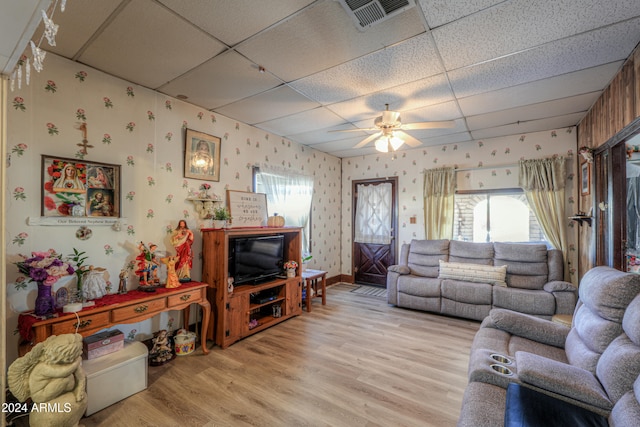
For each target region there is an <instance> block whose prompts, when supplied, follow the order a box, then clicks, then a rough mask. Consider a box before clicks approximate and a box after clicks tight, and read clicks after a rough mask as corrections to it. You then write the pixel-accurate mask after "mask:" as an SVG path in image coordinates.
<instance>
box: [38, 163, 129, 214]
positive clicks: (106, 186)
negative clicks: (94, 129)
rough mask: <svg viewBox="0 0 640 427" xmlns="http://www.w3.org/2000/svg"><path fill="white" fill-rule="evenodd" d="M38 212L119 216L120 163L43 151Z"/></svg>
mask: <svg viewBox="0 0 640 427" xmlns="http://www.w3.org/2000/svg"><path fill="white" fill-rule="evenodd" d="M41 215H42V216H45V217H55V216H58V217H60V216H79V217H116V218H118V217H120V165H111V164H108V163H98V162H90V161H85V160H79V159H66V158H63V157H54V156H49V155H42V207H41Z"/></svg>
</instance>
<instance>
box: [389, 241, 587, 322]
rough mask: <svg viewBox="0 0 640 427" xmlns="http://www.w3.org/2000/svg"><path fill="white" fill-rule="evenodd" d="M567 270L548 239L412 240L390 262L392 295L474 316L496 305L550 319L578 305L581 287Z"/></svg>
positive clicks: (394, 299)
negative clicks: (530, 241) (541, 241)
mask: <svg viewBox="0 0 640 427" xmlns="http://www.w3.org/2000/svg"><path fill="white" fill-rule="evenodd" d="M563 271H564V267H563V261H562V252H560V251H559V250H555V249H547V247H546V245H544V244H526V243H498V242H496V243H473V242H463V241H455V240H412V241H411V243H408V244H404V245H402V247H401V250H400V258H399V262H398V264H397V265H394V266H391V267H389V270H388V274H387V295H388V297H387V298H388V302H389V303H390V304H394V305H396V306H398V307H406V308H411V309H417V310H424V311H430V312H434V313H441V314H447V315H451V316H456V317H464V318H468V319H474V320H483V319H484V318H485V317H486V316H487V315H488V314H489V311H490V310H491V309H493V308H506V309H510V310H514V311H518V312H521V313H526V314H531V315H534V316H538V317H541V318H545V319H551V317H552V316H553V315H555V314H571V313H573V310H574V308H575V304H576V300H577V289H576V287H575V286H573V285H572V284H571V283H569V282H565V281H563Z"/></svg>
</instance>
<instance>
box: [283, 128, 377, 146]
mask: <svg viewBox="0 0 640 427" xmlns="http://www.w3.org/2000/svg"><path fill="white" fill-rule="evenodd" d="M355 129H357V128H356V127H355V126H353V125H350V124H343V125H339V126H332V127H329V128H324V129H318V130H313V131H310V132H302V133H297V134H295V135H289V139H291V140H293V141H296V142H299V143H300V144H309V145H313V144H320V143H325V142H330V141H337V140H340V139H348V138H351V137H353V138H360V139H364V138H366V137H367V135H368V134H369V133H367V132H364V131H359V132H335V131H338V130H355ZM354 145H355V144H354Z"/></svg>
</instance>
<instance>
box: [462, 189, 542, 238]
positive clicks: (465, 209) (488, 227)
mask: <svg viewBox="0 0 640 427" xmlns="http://www.w3.org/2000/svg"><path fill="white" fill-rule="evenodd" d="M454 205H455V208H454V217H453V221H454V232H453V235H454V239H455V240H465V241H469V242H545V243H546V239H545V237H544V232H543V230H542V228H541V227H540V224H539V223H538V221H537V219H536V216H535V214H534V213H533V211H532V210H531V209H530V208H529V203H528V201H527V197H526V195H525V194H524V192H523V191H522V190H521V189H507V190H489V191H473V192H465V193H462V194H459V193H457V194H456V195H455V200H454Z"/></svg>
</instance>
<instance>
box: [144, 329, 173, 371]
mask: <svg viewBox="0 0 640 427" xmlns="http://www.w3.org/2000/svg"><path fill="white" fill-rule="evenodd" d="M171 359H173V351H172V350H171V347H170V346H169V333H168V332H167V330H166V329H163V330H161V331H158V332H157V333H156V336H155V337H154V338H153V348H151V351H150V352H149V362H150V363H151V364H152V365H162V364H164V363H167V362H169V361H170V360H171Z"/></svg>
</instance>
